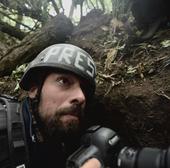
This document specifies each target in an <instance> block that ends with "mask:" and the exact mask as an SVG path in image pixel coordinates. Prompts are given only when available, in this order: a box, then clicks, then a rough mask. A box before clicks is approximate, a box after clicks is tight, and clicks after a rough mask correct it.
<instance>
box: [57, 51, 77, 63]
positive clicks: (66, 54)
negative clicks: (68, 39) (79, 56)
mask: <svg viewBox="0 0 170 168" xmlns="http://www.w3.org/2000/svg"><path fill="white" fill-rule="evenodd" d="M73 54H74V50H73V49H71V48H64V49H63V50H62V52H61V54H60V57H59V59H58V61H59V62H61V61H63V60H65V62H66V63H67V64H71V62H72V61H73V60H72V59H71V58H72V57H73Z"/></svg>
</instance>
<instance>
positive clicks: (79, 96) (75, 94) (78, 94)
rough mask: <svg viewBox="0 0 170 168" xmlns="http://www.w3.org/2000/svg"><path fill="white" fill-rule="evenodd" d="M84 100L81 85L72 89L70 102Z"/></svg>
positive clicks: (80, 102) (82, 101) (82, 102)
mask: <svg viewBox="0 0 170 168" xmlns="http://www.w3.org/2000/svg"><path fill="white" fill-rule="evenodd" d="M85 101H86V97H85V94H84V92H83V91H82V89H81V87H80V86H79V87H77V88H75V89H74V92H73V97H72V100H71V103H78V104H84V103H85Z"/></svg>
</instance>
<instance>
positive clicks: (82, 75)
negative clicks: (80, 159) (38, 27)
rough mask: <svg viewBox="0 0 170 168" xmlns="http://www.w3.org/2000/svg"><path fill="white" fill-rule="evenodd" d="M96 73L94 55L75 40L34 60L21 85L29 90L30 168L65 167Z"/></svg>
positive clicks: (26, 113)
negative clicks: (77, 44) (79, 45)
mask: <svg viewBox="0 0 170 168" xmlns="http://www.w3.org/2000/svg"><path fill="white" fill-rule="evenodd" d="M95 76H96V68H95V64H94V62H93V60H92V58H91V57H90V55H89V54H88V53H87V52H85V51H84V50H82V49H80V48H78V47H76V46H73V45H71V44H55V45H52V46H50V47H48V48H46V49H45V50H43V51H42V52H41V53H40V54H39V55H38V56H37V57H36V58H35V59H34V60H33V61H32V62H31V63H30V65H29V66H28V68H27V70H26V72H25V73H24V75H23V77H22V79H21V81H20V87H21V88H22V89H23V90H26V91H28V97H27V98H26V99H25V101H24V102H23V105H22V107H23V108H22V111H23V118H24V123H25V132H26V139H27V144H28V151H29V158H30V167H31V168H34V167H41V168H43V167H46V168H47V167H49V168H51V167H59V168H62V167H65V161H66V158H67V157H68V156H69V154H71V153H72V152H74V150H75V149H76V148H77V146H78V144H79V143H78V142H79V141H78V140H79V135H81V130H83V128H84V121H83V116H84V110H85V107H86V106H87V105H88V103H89V101H90V100H91V98H92V96H93V94H94V92H95ZM94 160H95V159H94ZM92 161H93V160H92ZM86 165H87V167H88V166H90V165H88V163H87V164H86ZM86 165H85V167H84V168H86Z"/></svg>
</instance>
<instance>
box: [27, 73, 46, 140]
mask: <svg viewBox="0 0 170 168" xmlns="http://www.w3.org/2000/svg"><path fill="white" fill-rule="evenodd" d="M46 76H47V74H46V75H44V77H43V78H42V79H41V82H40V83H39V86H38V90H37V93H36V95H35V97H34V98H29V105H30V111H31V114H32V120H33V123H32V124H33V129H34V131H35V136H36V141H37V142H44V141H45V135H46V133H45V129H44V127H45V125H44V123H43V121H42V120H41V117H40V115H39V103H40V98H41V91H42V87H43V84H44V81H45V78H46Z"/></svg>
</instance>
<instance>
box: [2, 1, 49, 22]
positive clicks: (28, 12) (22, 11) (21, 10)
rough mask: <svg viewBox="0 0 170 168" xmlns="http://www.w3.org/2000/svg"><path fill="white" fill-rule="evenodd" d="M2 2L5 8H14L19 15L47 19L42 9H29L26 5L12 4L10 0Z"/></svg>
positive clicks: (41, 20)
mask: <svg viewBox="0 0 170 168" xmlns="http://www.w3.org/2000/svg"><path fill="white" fill-rule="evenodd" d="M0 4H1V5H3V6H4V8H6V9H9V10H10V9H14V10H15V11H17V13H18V15H25V16H27V17H31V18H33V19H36V20H38V21H40V22H45V21H46V20H47V18H46V17H44V16H43V15H42V11H41V10H40V9H39V10H37V9H36V10H33V9H28V8H27V7H26V6H24V5H22V6H21V5H18V6H12V5H10V3H9V2H8V0H6V1H4V0H0Z"/></svg>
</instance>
